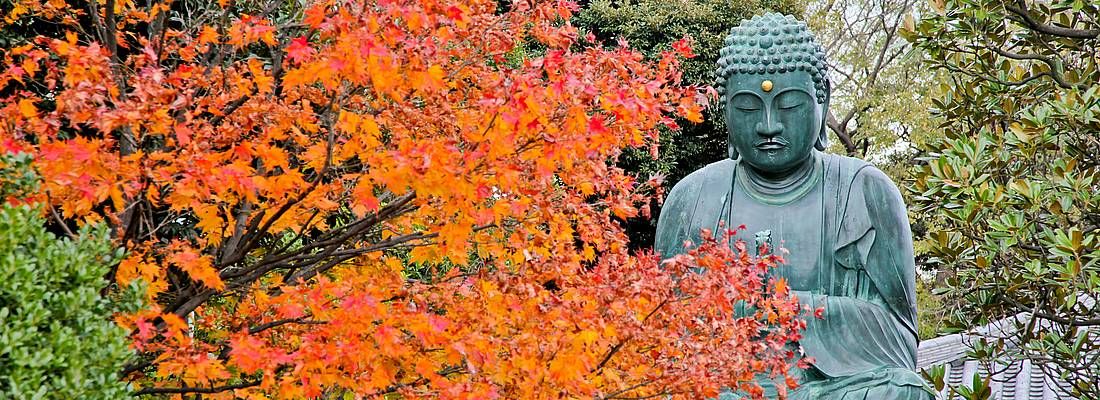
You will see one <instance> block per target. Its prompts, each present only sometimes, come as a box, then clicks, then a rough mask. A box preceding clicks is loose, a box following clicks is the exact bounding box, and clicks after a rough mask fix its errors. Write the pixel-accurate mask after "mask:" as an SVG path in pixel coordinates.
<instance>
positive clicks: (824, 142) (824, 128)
mask: <svg viewBox="0 0 1100 400" xmlns="http://www.w3.org/2000/svg"><path fill="white" fill-rule="evenodd" d="M831 92H832V85H831V84H830V83H829V80H828V79H826V80H825V105H824V107H823V108H822V111H821V132H819V133H818V134H817V142H816V143H814V148H815V149H818V150H821V151H825V149H827V148H828V147H829V124H828V121H829V97H830V95H831Z"/></svg>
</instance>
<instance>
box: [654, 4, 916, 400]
mask: <svg viewBox="0 0 1100 400" xmlns="http://www.w3.org/2000/svg"><path fill="white" fill-rule="evenodd" d="M717 75H718V79H717V84H716V85H715V86H716V88H717V90H718V93H719V94H720V95H721V96H722V104H723V106H724V109H723V117H724V118H725V120H726V126H727V127H728V130H729V152H730V153H729V154H730V157H729V159H725V160H722V161H719V162H716V163H713V164H710V165H707V166H706V167H703V168H702V169H700V170H698V171H695V172H693V173H692V174H690V175H688V176H687V177H686V178H684V179H683V180H682V181H680V182H679V183H677V184H676V185H675V186H674V187H673V188H672V190H671V191H670V193H669V195H668V198H667V200H666V202H665V205H664V208H663V209H662V210H661V215H660V218H659V219H658V225H657V236H656V243H655V248H656V250H657V251H658V252H659V253H660V254H661V255H662V256H663V257H671V256H674V255H677V254H681V253H683V252H684V251H685V250H684V246H685V243H691V242H694V243H699V241H700V233H701V231H702V230H703V229H709V230H711V231H713V232H720V230H721V229H726V227H736V226H740V225H744V226H745V227H746V228H747V229H745V230H742V231H739V232H738V233H737V234H736V237H735V238H734V239H737V240H744V241H745V242H746V243H750V244H752V243H761V242H766V243H770V244H771V246H772V247H773V248H774V247H783V248H785V249H789V253H788V254H786V255H785V256H784V258H785V260H786V264H785V265H783V266H780V267H778V268H776V269H774V270H773V273H774V274H776V275H778V276H781V277H783V278H785V279H786V280H787V282H788V284H789V286H790V287H791V289H792V290H793V292H794V294H795V295H796V296H797V297H798V299H799V301H800V302H801V303H802V304H807V305H810V306H811V307H814V308H817V307H824V310H825V313H824V318H823V319H815V318H809V319H808V321H807V328H806V330H805V331H804V332H803V337H802V338H801V339H800V340H799V342H798V343H797V344H796V345H797V346H800V347H801V349H802V351H804V352H805V354H806V355H807V356H809V357H812V359H813V362H812V363H811V365H812V366H811V367H810V368H808V369H802V370H798V372H797V373H796V374H797V375H798V376H796V378H798V380H799V382H800V386H799V387H798V388H797V389H795V390H793V391H791V392H789V396H790V397H789V398H791V399H816V400H849V399H859V400H864V399H876V400H879V399H888V400H910V399H912V400H917V399H920V400H926V399H932V392H931V390H930V389H929V388H928V386H927V384H926V383H925V382H924V381H923V379H922V378H921V377H920V376H919V375H918V374H917V373H916V372H914V369H915V367H916V365H915V364H916V351H917V326H916V320H917V310H916V291H915V278H916V276H915V272H914V261H913V244H912V236H911V233H910V230H909V221H908V218H907V216H906V209H905V204H904V203H903V202H902V199H901V194H900V192H899V191H898V189H897V187H896V186H895V185H894V183H893V182H891V181H890V179H889V178H888V177H887V176H886V175H885V174H883V173H882V171H880V170H878V169H877V168H875V167H874V166H872V165H870V164H868V163H867V162H864V161H862V160H859V159H855V158H850V157H844V156H840V155H835V154H829V153H825V152H823V150H825V148H826V140H827V137H826V130H825V128H826V125H825V118H826V115H827V111H828V108H829V95H830V86H829V79H828V76H827V75H826V64H825V56H824V53H823V51H822V49H821V47H820V46H819V45H817V44H816V43H815V40H814V38H813V36H812V34H811V33H810V32H809V31H808V30H807V28H806V25H805V24H804V23H802V22H799V21H796V20H795V19H794V18H793V17H790V16H783V15H779V14H767V15H763V16H757V17H754V18H753V19H752V20H748V21H743V22H742V23H741V25H740V26H739V27H735V28H733V29H732V31H731V33H730V35H729V36H728V37H727V38H726V40H725V47H724V48H723V49H722V50H721V58H720V60H719V61H718V71H717ZM759 383H760V384H761V385H762V386H764V387H765V390H766V392H767V393H768V394H771V395H772V396H774V393H775V392H776V388H775V387H774V385H773V384H771V382H769V380H768V379H766V378H762V379H760V380H759ZM737 397H738V395H736V394H734V393H727V394H725V395H723V398H737Z"/></svg>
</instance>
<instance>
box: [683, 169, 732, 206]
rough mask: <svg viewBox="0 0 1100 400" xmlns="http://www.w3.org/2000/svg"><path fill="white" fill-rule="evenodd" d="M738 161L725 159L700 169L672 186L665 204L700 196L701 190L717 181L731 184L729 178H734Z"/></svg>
mask: <svg viewBox="0 0 1100 400" xmlns="http://www.w3.org/2000/svg"><path fill="white" fill-rule="evenodd" d="M736 166H737V161H734V160H731V159H728V158H727V159H724V160H721V161H716V162H713V163H710V164H707V166H705V167H703V168H699V169H697V170H695V172H692V173H690V174H688V175H687V176H685V177H684V179H681V180H680V181H679V182H676V184H675V185H673V186H672V190H670V191H669V193H668V197H667V198H666V199H665V204H666V205H667V204H670V203H674V202H677V201H680V200H682V199H684V198H685V197H690V196H692V195H698V192H699V189H701V188H705V187H707V185H708V184H709V183H712V182H716V181H724V182H729V178H730V177H732V176H733V171H734V170H735V169H736Z"/></svg>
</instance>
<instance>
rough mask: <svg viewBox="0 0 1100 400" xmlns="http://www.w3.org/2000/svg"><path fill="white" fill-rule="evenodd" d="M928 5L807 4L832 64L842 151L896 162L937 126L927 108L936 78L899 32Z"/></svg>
mask: <svg viewBox="0 0 1100 400" xmlns="http://www.w3.org/2000/svg"><path fill="white" fill-rule="evenodd" d="M921 4H923V2H918V1H915V0H887V1H877V0H876V1H867V0H828V1H819V2H810V3H808V4H807V10H806V16H807V21H809V24H810V26H811V28H812V29H813V30H814V33H815V34H816V35H817V36H818V40H819V41H820V42H821V46H822V47H823V48H824V49H825V52H826V56H827V58H828V61H829V63H830V64H829V70H830V71H829V72H830V79H831V83H832V89H833V95H832V98H831V104H830V112H829V116H828V118H829V119H828V121H827V126H828V127H829V130H831V131H832V132H833V135H834V137H835V138H836V139H837V142H836V143H837V145H838V148H839V150H840V151H841V152H844V153H847V154H848V155H849V156H855V157H868V156H870V157H872V158H876V159H878V160H879V161H880V162H879V163H880V164H883V163H884V162H885V161H890V160H891V159H890V156H899V157H901V158H904V156H906V155H910V154H911V153H910V152H909V150H910V146H909V145H910V144H912V143H914V142H918V141H919V140H920V139H921V138H920V137H913V135H914V134H916V135H918V136H919V135H920V134H921V133H923V132H928V131H930V130H931V129H930V128H932V126H933V125H934V124H933V120H932V118H931V117H930V116H929V115H928V114H927V113H925V112H923V110H925V109H927V108H928V107H929V106H930V105H931V103H930V102H929V100H928V96H927V94H928V89H930V88H931V87H932V86H934V84H935V83H936V80H937V79H936V75H934V74H933V73H931V71H930V70H929V69H927V68H924V67H923V66H922V65H921V58H922V57H920V54H919V53H916V52H914V51H913V46H912V45H911V44H910V43H909V42H908V41H906V40H905V39H904V38H902V37H901V36H900V35H899V32H898V28H899V27H900V26H901V25H902V23H903V22H904V21H905V18H906V17H907V16H910V15H911V13H913V12H915V11H916V10H917V9H919V8H920V5H921ZM910 18H911V17H910ZM899 161H901V162H904V160H899ZM887 170H888V171H889V169H887ZM894 172H900V170H897V171H894ZM894 177H895V178H897V177H899V176H898V175H897V174H895V175H894Z"/></svg>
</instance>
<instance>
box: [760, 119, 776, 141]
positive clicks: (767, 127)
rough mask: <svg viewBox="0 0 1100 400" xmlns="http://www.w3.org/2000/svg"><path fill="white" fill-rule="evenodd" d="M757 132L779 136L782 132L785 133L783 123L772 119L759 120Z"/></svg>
mask: <svg viewBox="0 0 1100 400" xmlns="http://www.w3.org/2000/svg"><path fill="white" fill-rule="evenodd" d="M756 133H757V134H759V135H760V136H764V137H773V136H777V135H779V134H780V133H783V123H782V122H779V121H770V120H768V121H760V122H757V123H756Z"/></svg>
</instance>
